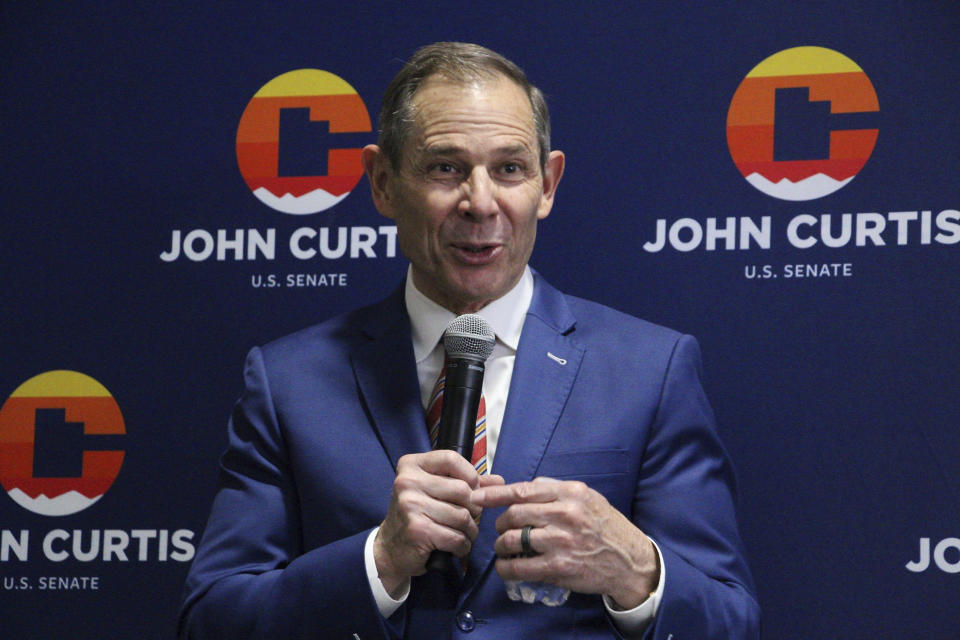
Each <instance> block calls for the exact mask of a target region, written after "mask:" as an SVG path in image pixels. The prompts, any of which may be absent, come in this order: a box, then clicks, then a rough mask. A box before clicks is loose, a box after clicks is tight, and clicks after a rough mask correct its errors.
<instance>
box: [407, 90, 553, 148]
mask: <svg viewBox="0 0 960 640" xmlns="http://www.w3.org/2000/svg"><path fill="white" fill-rule="evenodd" d="M412 106H413V108H414V127H413V133H414V136H413V139H412V140H411V142H412V143H413V145H414V146H415V147H419V148H420V149H421V150H422V149H424V148H430V147H432V146H434V145H438V144H439V145H443V144H453V145H458V144H463V145H469V146H475V145H477V144H481V143H482V144H489V143H492V142H494V141H496V142H498V143H501V144H510V145H513V146H517V145H520V146H523V147H527V148H529V149H530V150H531V151H533V150H535V149H536V127H535V125H534V119H533V109H532V108H531V106H530V100H529V98H528V97H527V94H526V92H525V91H524V90H523V89H522V88H521V87H520V86H519V85H517V84H516V83H515V82H513V81H512V80H510V79H508V78H505V77H503V76H494V77H492V78H480V79H476V80H469V81H457V80H452V79H449V78H447V77H445V76H440V75H434V76H431V77H429V78H427V79H426V80H425V81H424V82H423V83H422V84H421V85H420V88H419V89H418V90H417V92H416V93H415V94H414V96H413V100H412Z"/></svg>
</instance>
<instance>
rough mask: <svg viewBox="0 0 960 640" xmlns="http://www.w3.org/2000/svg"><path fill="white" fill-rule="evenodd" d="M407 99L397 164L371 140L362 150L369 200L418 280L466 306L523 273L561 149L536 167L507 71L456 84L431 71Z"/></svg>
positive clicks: (447, 303) (433, 293)
mask: <svg viewBox="0 0 960 640" xmlns="http://www.w3.org/2000/svg"><path fill="white" fill-rule="evenodd" d="M413 106H414V113H415V114H416V118H415V123H414V126H413V127H412V130H411V135H410V136H409V137H408V140H407V143H406V147H405V148H404V150H403V159H402V162H401V166H400V167H398V168H394V167H392V166H391V165H390V162H389V160H388V159H387V158H386V157H385V156H384V154H383V152H382V151H380V149H379V148H378V147H376V146H375V145H370V146H368V147H367V148H365V149H364V165H365V167H366V169H367V174H368V176H369V177H370V181H371V185H372V189H373V196H374V202H375V203H376V205H377V208H378V209H379V211H380V212H381V213H382V214H383V215H385V216H387V217H388V218H392V219H393V220H394V221H396V224H397V237H398V241H399V244H400V250H401V251H402V252H403V253H404V255H405V256H407V258H408V259H409V260H410V262H411V264H412V267H413V268H412V272H413V281H414V283H415V284H416V286H417V288H418V289H420V291H422V292H423V293H424V294H425V295H427V297H429V298H430V299H432V300H433V301H435V302H437V303H439V304H440V305H442V306H444V307H446V308H447V309H449V310H451V311H453V312H454V313H470V312H473V311H476V310H478V309H480V308H481V307H483V306H484V305H486V304H487V303H489V302H491V301H493V300H495V299H497V298H499V297H500V296H502V295H504V294H505V293H507V291H509V290H510V289H511V287H513V286H514V285H515V284H516V283H517V281H518V280H519V279H520V276H521V275H522V273H523V269H524V266H525V265H526V264H527V260H528V259H529V257H530V253H531V252H532V251H533V244H534V240H535V238H536V232H537V220H539V219H541V218H545V217H546V216H547V214H549V213H550V208H551V206H552V204H553V195H554V192H555V190H556V186H557V183H558V182H559V180H560V176H561V175H562V173H563V162H564V159H563V154H562V153H560V152H559V151H554V152H551V154H550V157H549V158H548V160H547V167H546V170H544V171H541V168H540V157H539V148H538V142H537V135H536V130H535V128H534V123H533V113H532V110H531V108H530V101H529V100H528V99H527V96H526V94H525V93H524V92H523V90H522V89H521V88H520V87H519V86H517V85H516V84H514V83H513V82H512V81H510V80H508V79H506V78H496V79H490V80H484V81H480V82H476V83H470V84H462V83H457V82H453V81H450V80H448V79H446V78H444V77H442V76H433V77H431V78H428V79H427V80H426V81H425V82H424V83H423V84H422V85H421V86H420V88H419V89H418V91H417V93H416V94H415V95H414V98H413Z"/></svg>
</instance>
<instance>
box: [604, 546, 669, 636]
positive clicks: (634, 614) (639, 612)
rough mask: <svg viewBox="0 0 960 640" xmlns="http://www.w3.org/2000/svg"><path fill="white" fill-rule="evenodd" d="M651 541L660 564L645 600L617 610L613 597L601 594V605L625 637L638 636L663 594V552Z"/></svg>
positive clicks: (644, 629)
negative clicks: (655, 580)
mask: <svg viewBox="0 0 960 640" xmlns="http://www.w3.org/2000/svg"><path fill="white" fill-rule="evenodd" d="M650 542H653V548H654V549H656V550H657V561H658V563H659V564H660V581H659V582H658V583H657V588H656V590H655V591H654V592H653V593H651V594H650V597H648V598H647V599H646V600H644V601H643V602H641V603H640V604H639V605H637V606H636V607H634V608H633V609H627V610H625V611H624V610H618V609H614V608H613V605H614V602H613V598H610V597H609V596H603V606H604V607H606V609H607V613H608V614H609V615H610V619H611V620H613V624H614V626H615V627H616V628H617V631H619V632H620V633H621V635H623V636H625V637H627V638H639V637H640V636H641V635H643V632H644V631H646V630H647V627H649V626H650V623H651V622H653V619H654V618H655V617H656V615H657V610H658V609H659V608H660V599H661V597H662V596H663V584H664V581H665V578H666V575H667V570H666V567H664V566H663V554H661V553H660V547H658V546H657V543H656V542H655V541H654V540H653V539H651V540H650Z"/></svg>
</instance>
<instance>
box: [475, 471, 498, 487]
mask: <svg viewBox="0 0 960 640" xmlns="http://www.w3.org/2000/svg"><path fill="white" fill-rule="evenodd" d="M503 484H504V480H503V476H498V475H497V474H495V473H490V474H484V475H482V476H480V483H479V484H478V485H477V486H479V487H493V486H497V485H503Z"/></svg>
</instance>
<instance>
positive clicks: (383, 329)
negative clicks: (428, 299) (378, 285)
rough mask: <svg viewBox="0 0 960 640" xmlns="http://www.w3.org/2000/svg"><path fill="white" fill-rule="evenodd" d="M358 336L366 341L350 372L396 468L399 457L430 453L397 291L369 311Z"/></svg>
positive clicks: (406, 324) (400, 294)
mask: <svg viewBox="0 0 960 640" xmlns="http://www.w3.org/2000/svg"><path fill="white" fill-rule="evenodd" d="M363 331H364V333H365V334H366V335H367V336H368V337H369V338H370V340H369V341H368V342H366V343H365V344H362V345H360V346H359V347H358V348H357V349H356V350H355V351H354V353H353V355H352V364H353V370H354V374H355V376H356V380H357V385H358V387H359V389H360V394H361V396H362V397H363V402H364V407H365V408H366V411H367V414H368V415H369V417H370V421H371V423H372V424H373V428H374V429H375V430H376V432H377V435H378V436H379V438H380V442H381V443H382V444H383V448H384V449H385V450H386V452H387V455H388V456H389V457H390V462H391V464H392V465H393V468H394V469H396V468H397V460H398V459H399V458H400V457H401V456H403V455H405V454H407V453H412V452H420V451H429V450H430V441H429V437H428V435H427V428H426V422H425V419H424V413H423V407H422V406H420V385H419V383H418V382H417V370H416V363H415V362H414V359H413V346H412V343H411V339H410V320H409V318H408V316H407V313H406V309H405V307H404V305H403V287H402V286H401V287H400V288H399V289H398V290H397V291H395V292H394V294H393V295H391V296H390V298H388V299H387V300H385V301H384V303H382V304H381V305H377V306H376V307H374V309H373V313H371V314H370V319H369V320H368V322H367V323H366V324H365V325H364V326H363Z"/></svg>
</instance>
